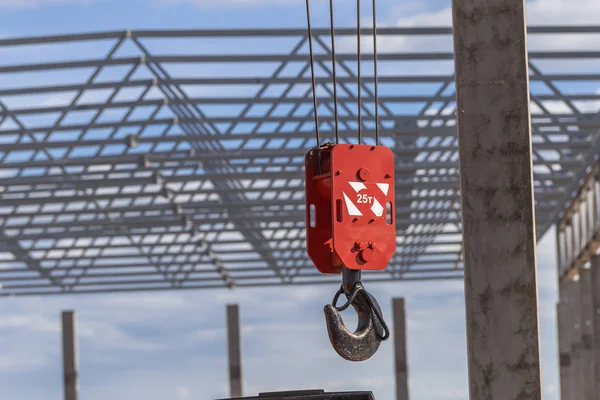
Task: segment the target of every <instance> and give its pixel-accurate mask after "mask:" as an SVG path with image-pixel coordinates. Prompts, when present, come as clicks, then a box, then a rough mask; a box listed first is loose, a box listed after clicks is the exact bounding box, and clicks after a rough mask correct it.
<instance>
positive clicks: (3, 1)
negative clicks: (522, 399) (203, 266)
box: [0, 0, 600, 400]
mask: <svg viewBox="0 0 600 400" xmlns="http://www.w3.org/2000/svg"><path fill="white" fill-rule="evenodd" d="M365 3H366V1H365ZM449 3H450V2H449V1H438V0H436V1H403V2H399V1H391V0H379V1H378V4H379V17H380V23H381V25H398V24H400V25H411V26H419V25H448V24H449V23H450V13H449V9H448V7H449ZM336 4H338V6H337V10H338V14H337V21H338V22H337V23H338V25H348V24H350V23H351V22H352V21H353V18H354V17H353V14H352V13H353V11H352V10H353V5H354V2H353V1H344V0H339V1H338V2H337V3H336ZM326 5H327V3H326V2H325V1H323V0H313V12H314V14H315V25H320V26H323V25H325V23H326V22H325V21H326V18H324V14H323V13H324V12H325V11H326V9H327V8H326ZM598 15H600V2H598V1H597V0H581V1H580V2H579V6H578V7H577V8H575V7H572V2H569V1H566V0H535V1H530V2H528V18H529V21H530V22H531V23H536V24H576V23H581V24H585V23H588V24H589V23H596V22H597V21H596V20H597V16H598ZM304 24H305V16H304V2H303V1H301V0H287V1H283V0H147V1H142V0H137V1H136V0H129V1H125V0H121V1H118V0H0V36H3V37H7V36H8V37H12V36H32V35H46V34H60V33H72V32H86V31H96V30H122V29H175V28H176V29H184V28H195V29H204V28H239V27H255V28H259V27H304ZM592 42H594V40H593V39H592V40H590V39H589V38H579V39H577V40H576V41H567V42H565V43H564V45H565V46H567V45H568V46H574V45H578V46H584V45H589V44H593V43H592ZM597 42H598V41H596V44H597ZM553 45H556V43H553ZM540 46H543V43H540ZM554 254H555V250H554V239H553V231H550V232H548V233H547V235H546V237H545V239H544V240H543V241H542V242H541V243H540V246H539V250H538V259H539V280H540V319H541V340H542V359H543V374H544V390H545V398H546V399H550V400H552V399H557V395H556V389H557V365H556V345H555V341H556V340H555V338H556V332H555V327H554V324H555V321H554V304H555V302H556V287H555V280H556V276H555V261H554V258H555V257H554ZM369 289H370V290H371V291H372V292H373V293H374V295H375V296H376V297H377V298H378V299H379V301H380V303H381V304H382V306H383V308H384V312H385V313H386V315H388V316H389V315H390V314H391V313H390V306H391V299H392V298H393V297H399V296H403V297H405V298H406V301H407V315H408V340H409V349H408V353H409V374H410V390H411V394H412V398H413V399H415V400H427V399H452V400H455V399H466V398H467V375H466V343H465V341H466V339H465V321H464V300H463V293H462V283H461V282H460V281H454V282H433V283H427V282H423V283H414V282H413V283H410V284H406V283H396V284H380V285H373V286H370V287H369ZM335 290H336V287H331V286H324V287H300V288H286V289H280V288H274V289H254V290H246V291H239V292H224V291H215V292H172V293H142V294H119V295H96V296H87V297H60V298H59V297H52V298H13V299H5V300H2V301H0V316H1V317H0V345H1V346H2V348H3V349H4V350H3V352H1V353H0V398H3V399H4V398H6V399H9V398H19V399H23V400H34V399H35V400H37V399H40V398H43V399H59V398H61V396H62V393H61V390H62V389H61V386H60V385H61V361H60V332H59V316H60V311H61V310H63V309H69V308H74V309H76V310H77V313H78V322H79V334H80V361H81V363H80V368H81V370H80V374H81V398H82V399H85V400H96V399H98V400H100V399H106V398H111V399H112V398H115V399H125V398H136V399H144V400H163V399H164V400H166V399H198V400H204V399H212V398H218V397H226V396H227V365H226V347H225V305H226V304H227V303H229V302H239V303H241V307H242V308H241V313H242V325H243V340H244V342H243V355H244V388H245V393H246V394H249V395H250V394H257V393H258V392H259V391H270V390H279V389H306V388H314V387H320V388H324V389H328V390H354V389H359V390H373V391H374V392H375V395H376V398H377V399H379V400H387V399H390V400H391V399H392V398H393V393H394V381H393V359H392V349H393V346H392V343H390V342H387V343H385V344H383V345H382V347H381V349H380V351H379V353H378V354H377V355H376V356H375V357H374V358H373V359H371V360H369V361H368V362H365V363H361V364H351V363H347V362H345V361H343V360H341V359H340V358H339V357H338V356H337V355H336V354H335V353H334V352H333V351H332V350H331V348H330V345H329V343H328V339H327V335H326V330H325V325H324V321H323V315H322V311H321V310H322V306H323V305H324V304H325V303H326V302H327V301H329V300H330V298H331V296H332V294H333V293H334V291H335ZM432 382H435V384H432Z"/></svg>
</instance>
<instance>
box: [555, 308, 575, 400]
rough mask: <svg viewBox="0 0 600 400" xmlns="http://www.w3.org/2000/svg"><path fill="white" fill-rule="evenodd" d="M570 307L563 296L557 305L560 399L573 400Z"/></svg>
mask: <svg viewBox="0 0 600 400" xmlns="http://www.w3.org/2000/svg"><path fill="white" fill-rule="evenodd" d="M568 312H569V307H568V304H567V303H566V302H564V300H563V299H562V298H561V301H560V302H559V303H558V304H557V306H556V316H557V318H556V319H557V321H558V329H557V331H558V352H559V354H558V355H559V358H558V360H559V377H560V400H571V381H572V378H571V375H572V373H573V372H572V368H571V342H570V341H569V335H568V333H567V331H568V330H569V324H568V323H569V320H568Z"/></svg>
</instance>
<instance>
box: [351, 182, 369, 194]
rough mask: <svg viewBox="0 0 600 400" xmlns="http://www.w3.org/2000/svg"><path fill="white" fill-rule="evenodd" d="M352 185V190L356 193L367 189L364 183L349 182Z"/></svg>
mask: <svg viewBox="0 0 600 400" xmlns="http://www.w3.org/2000/svg"><path fill="white" fill-rule="evenodd" d="M348 183H349V184H350V186H352V189H354V191H355V192H356V193H358V192H360V191H361V190H363V189H366V188H367V187H366V186H365V184H364V183H362V182H348Z"/></svg>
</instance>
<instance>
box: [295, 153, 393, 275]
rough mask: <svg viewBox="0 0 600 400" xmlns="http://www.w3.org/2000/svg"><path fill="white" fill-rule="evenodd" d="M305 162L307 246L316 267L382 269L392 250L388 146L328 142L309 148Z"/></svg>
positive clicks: (331, 270) (326, 270)
mask: <svg viewBox="0 0 600 400" xmlns="http://www.w3.org/2000/svg"><path fill="white" fill-rule="evenodd" d="M305 167H306V226H307V228H306V229H307V234H306V237H307V252H308V255H309V257H310V258H311V260H312V261H313V263H314V264H315V266H316V268H317V269H318V270H319V271H320V272H322V273H326V274H337V273H340V272H341V267H342V266H345V267H347V268H350V269H356V270H382V269H384V268H385V267H386V266H387V264H388V263H389V261H390V259H391V258H392V256H393V255H394V253H395V251H396V220H395V215H394V214H395V208H394V155H393V153H392V151H391V150H390V149H389V148H387V147H385V146H369V145H350V144H338V145H332V144H327V145H324V146H322V147H321V148H320V149H313V150H311V151H309V152H308V154H307V155H306V163H305ZM388 213H389V215H388Z"/></svg>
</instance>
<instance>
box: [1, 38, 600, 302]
mask: <svg viewBox="0 0 600 400" xmlns="http://www.w3.org/2000/svg"><path fill="white" fill-rule="evenodd" d="M336 31H337V30H336ZM378 33H379V34H380V35H381V41H382V49H381V51H382V54H381V56H380V57H379V60H380V76H381V78H380V80H379V81H380V84H381V86H380V94H381V96H380V117H381V122H380V123H381V125H380V126H381V133H382V144H385V145H387V146H390V147H391V148H393V150H394V152H395V154H396V162H397V166H396V187H397V193H398V196H397V201H398V203H397V207H396V208H397V215H396V217H397V222H398V238H397V240H398V248H399V250H398V252H397V255H396V257H395V258H394V260H393V262H392V264H391V265H390V267H389V268H388V269H387V270H386V271H383V272H377V273H369V274H367V277H366V280H370V281H390V280H424V279H460V278H462V262H461V257H460V254H461V235H460V233H461V226H460V225H461V224H460V222H461V218H460V208H459V190H458V188H459V183H458V177H457V165H458V164H457V147H456V146H457V140H456V128H455V109H454V104H455V103H454V76H453V66H452V59H453V56H452V51H451V50H452V37H451V29H450V28H385V29H381V30H379V32H378ZM530 33H531V39H530V42H531V45H530V69H531V83H532V84H531V87H532V90H531V101H532V109H533V115H532V124H533V128H534V138H533V139H534V145H533V150H534V164H535V167H534V174H535V196H536V213H537V214H536V220H537V232H538V237H541V236H542V235H543V234H544V233H545V232H546V231H547V230H548V228H549V227H550V226H551V225H552V224H553V223H554V222H556V221H557V220H558V217H559V215H561V213H562V211H563V209H564V208H565V204H567V202H569V200H570V198H571V197H572V195H573V193H574V191H576V189H577V186H574V182H578V181H579V180H580V178H582V177H584V176H585V173H586V167H587V166H588V165H590V163H591V161H593V154H594V151H595V149H596V146H595V143H596V133H597V132H598V130H599V129H600V115H599V111H600V95H599V94H598V92H597V89H598V88H600V73H598V72H597V71H598V70H599V69H598V65H599V64H600V51H592V50H589V49H588V50H580V51H573V50H569V51H567V50H561V49H558V48H556V49H548V48H547V46H548V40H545V38H547V37H548V38H549V37H553V36H551V35H554V37H556V35H560V37H563V38H564V37H572V36H573V35H579V34H586V35H595V37H598V35H600V27H533V28H530ZM354 34H355V32H353V31H352V30H350V29H340V30H339V32H338V35H339V37H340V39H339V40H340V44H339V45H338V46H337V47H339V50H338V53H339V57H337V59H338V63H339V64H338V71H339V87H338V89H339V97H340V98H339V101H340V129H341V132H340V136H341V141H343V142H347V141H355V135H356V133H355V132H356V128H357V123H356V119H357V118H356V115H357V109H356V104H357V101H356V100H357V98H356V96H357V95H356V92H357V91H356V89H357V84H358V82H357V78H356V64H357V60H356V56H355V51H354V46H355V45H356V43H355V42H353V40H354V39H353V38H354V36H353V35H354ZM369 34H372V32H371V31H370V30H365V32H364V37H365V43H366V42H367V41H369V40H370V39H369V38H368V35H369ZM328 37H329V32H328V31H327V30H315V53H316V56H315V62H316V65H317V83H318V89H319V90H318V100H319V114H320V120H321V121H320V123H321V127H320V128H321V132H322V135H324V136H325V138H326V139H327V140H330V141H333V135H332V133H333V131H332V125H333V112H332V109H333V101H332V100H333V99H332V92H333V91H332V86H331V80H330V78H331V56H330V50H329V48H330V46H329V41H328ZM536 40H537V41H538V42H539V43H543V44H544V45H545V46H546V47H543V46H540V47H542V48H541V49H539V50H538V49H535V48H534V47H535V43H536ZM596 42H600V41H598V40H596ZM550 43H552V41H550ZM0 54H2V60H3V62H2V65H0V226H1V230H0V246H1V248H0V282H1V284H2V291H0V295H3V296H8V295H27V294H61V293H90V292H114V291H136V290H171V289H200V288H220V287H227V288H233V287H250V286H271V285H289V284H317V283H328V282H329V283H331V282H337V281H338V277H330V276H321V275H319V274H318V273H317V271H316V270H315V269H314V267H313V266H312V264H311V263H310V261H309V260H308V258H307V256H306V253H305V244H304V216H305V214H304V182H303V161H304V158H303V157H304V154H305V153H306V151H307V150H308V149H309V148H310V147H312V146H314V144H315V143H314V122H313V121H314V120H313V117H312V97H311V91H310V90H311V89H310V71H309V64H308V44H307V38H306V31H304V30H293V29H289V30H228V31H209V30H203V31H124V32H123V31H121V32H101V33H88V34H80V35H63V36H51V37H37V38H15V39H4V40H0ZM363 60H364V62H365V65H364V66H363V71H365V70H367V71H368V68H367V65H371V63H370V62H369V60H372V57H370V56H369V55H368V54H365V55H364V57H363ZM372 83H373V75H372V71H371V74H370V75H367V76H364V77H363V79H362V80H361V82H360V84H361V87H362V94H363V112H362V124H363V132H365V136H367V137H369V138H367V139H365V142H366V143H372V142H373V140H372V139H370V137H371V136H372V134H373V132H374V126H375V125H374V123H375V122H374V117H373V114H374V107H373V104H374V100H373V91H372ZM507 129H510V127H507ZM484 133H485V127H482V134H484ZM590 157H592V158H590Z"/></svg>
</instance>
